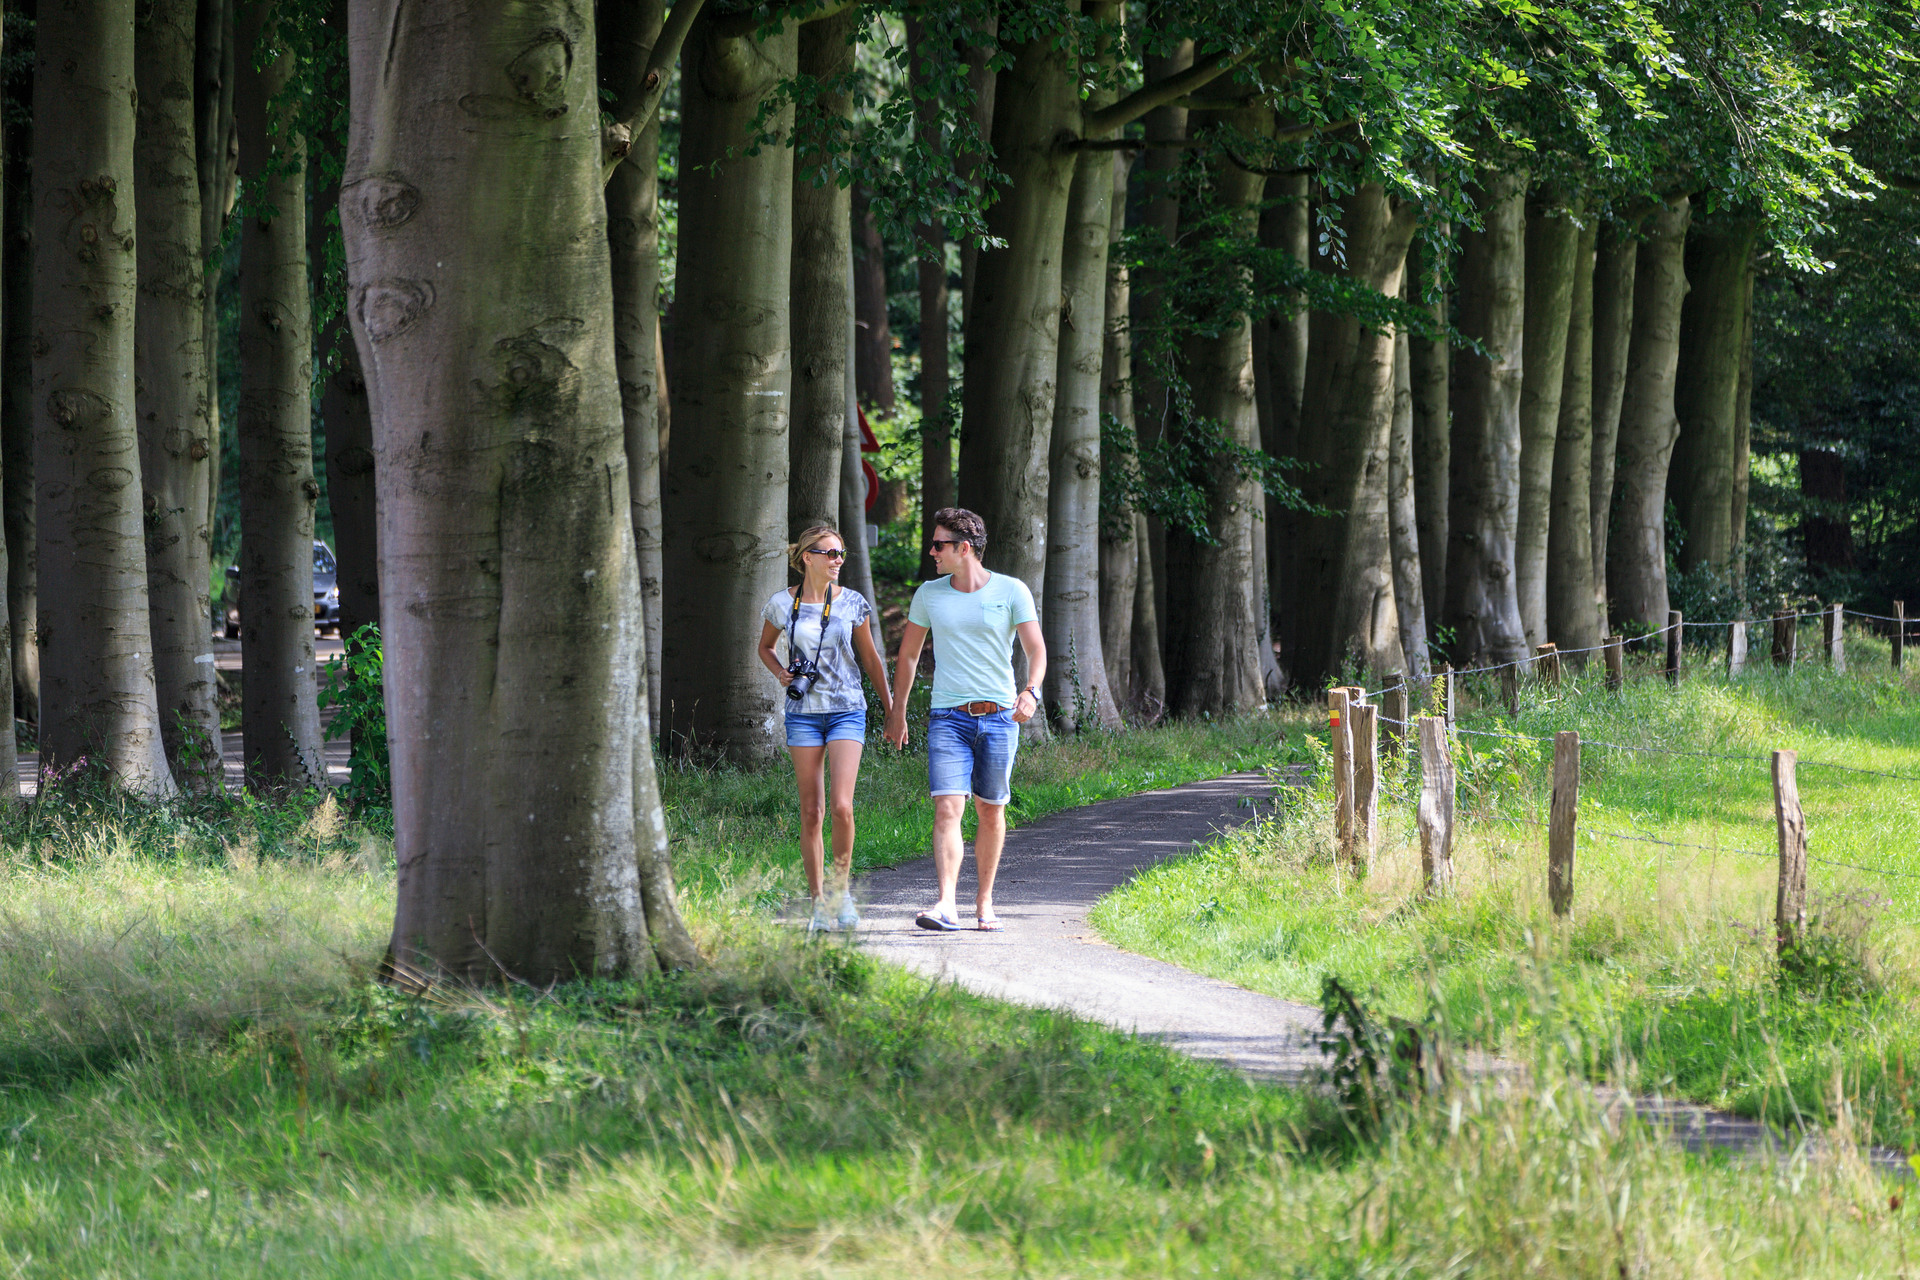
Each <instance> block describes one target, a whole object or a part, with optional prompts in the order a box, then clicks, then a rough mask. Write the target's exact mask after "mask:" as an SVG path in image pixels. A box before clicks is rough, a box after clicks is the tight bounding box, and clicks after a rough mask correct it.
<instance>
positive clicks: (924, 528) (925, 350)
mask: <svg viewBox="0 0 1920 1280" xmlns="http://www.w3.org/2000/svg"><path fill="white" fill-rule="evenodd" d="M907 46H908V79H909V83H910V84H912V86H913V92H914V131H915V133H916V134H917V135H918V137H919V139H920V140H921V141H922V142H923V143H924V144H926V145H929V146H933V147H938V146H939V141H940V130H941V116H942V110H941V106H942V104H941V102H940V100H939V98H938V97H936V96H934V95H933V94H932V93H931V92H925V90H926V85H925V83H924V81H925V79H926V75H927V72H926V70H925V68H926V67H927V66H928V65H929V64H930V63H931V62H933V61H934V60H936V59H939V58H940V57H941V56H942V51H941V50H939V49H937V48H929V47H928V42H927V37H926V25H925V24H924V23H922V22H920V21H919V20H917V19H915V18H908V19H907ZM920 241H921V243H920V245H919V251H920V257H919V261H918V263H917V267H918V273H919V286H920V387H919V391H920V577H921V578H922V579H926V578H931V577H933V576H934V571H933V558H932V557H931V556H929V555H928V554H927V550H926V549H927V545H928V544H929V543H930V542H931V541H932V540H933V513H934V512H936V511H939V510H940V509H941V508H943V507H950V506H952V505H954V488H953V420H952V415H951V414H950V413H949V412H948V406H947V399H948V396H949V395H950V394H951V392H952V389H953V381H952V355H951V333H952V321H951V317H950V315H949V299H948V292H949V291H948V288H947V239H946V230H945V228H943V227H940V226H936V225H933V224H928V225H926V226H923V227H921V228H920Z"/></svg>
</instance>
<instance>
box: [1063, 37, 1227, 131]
mask: <svg viewBox="0 0 1920 1280" xmlns="http://www.w3.org/2000/svg"><path fill="white" fill-rule="evenodd" d="M1258 48H1259V45H1258V44H1257V43H1256V44H1250V45H1248V46H1247V47H1246V48H1244V49H1242V50H1240V51H1239V52H1238V53H1216V54H1214V55H1212V56H1211V57H1209V58H1207V59H1206V60H1205V61H1203V62H1196V63H1194V64H1193V65H1192V66H1191V67H1188V68H1187V69H1186V70H1185V71H1180V72H1176V73H1175V74H1173V75H1170V76H1168V77H1167V78H1166V79H1164V80H1156V81H1154V82H1153V83H1152V84H1145V85H1141V86H1140V87H1139V88H1138V89H1135V90H1134V91H1133V92H1132V93H1130V94H1128V95H1127V96H1126V97H1124V98H1122V99H1120V101H1118V102H1116V103H1114V104H1113V105H1112V106H1107V107H1102V108H1100V109H1099V110H1098V111H1090V112H1088V113H1087V115H1086V117H1085V118H1084V119H1083V120H1082V121H1081V130H1082V132H1084V133H1086V134H1087V135H1088V136H1091V137H1097V136H1098V135H1100V134H1103V133H1113V132H1114V131H1115V130H1118V129H1121V128H1123V127H1125V126H1127V125H1130V124H1132V123H1133V122H1134V121H1135V120H1138V119H1139V118H1140V117H1141V116H1144V115H1145V114H1147V112H1149V111H1152V110H1153V109H1154V108H1155V107H1164V106H1167V105H1168V104H1170V103H1173V102H1177V101H1179V100H1180V99H1181V98H1184V97H1186V96H1187V95H1188V94H1189V93H1192V92H1193V91H1194V90H1195V89H1199V88H1203V87H1204V86H1206V85H1209V84H1212V83H1213V82H1214V81H1215V80H1218V79H1219V78H1220V77H1221V76H1223V75H1225V74H1226V73H1227V72H1229V71H1231V70H1233V69H1234V68H1235V67H1237V66H1239V65H1240V64H1241V63H1243V62H1245V61H1246V60H1247V59H1248V58H1251V57H1252V56H1253V54H1254V51H1255V50H1256V49H1258Z"/></svg>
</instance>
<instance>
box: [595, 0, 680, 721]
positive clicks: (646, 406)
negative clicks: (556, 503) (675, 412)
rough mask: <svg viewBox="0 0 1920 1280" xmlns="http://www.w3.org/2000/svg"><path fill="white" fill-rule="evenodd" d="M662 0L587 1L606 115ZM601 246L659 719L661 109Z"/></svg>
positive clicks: (632, 74) (620, 175)
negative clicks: (609, 280) (608, 272)
mask: <svg viewBox="0 0 1920 1280" xmlns="http://www.w3.org/2000/svg"><path fill="white" fill-rule="evenodd" d="M665 18H666V0H600V2H599V4H598V5H597V6H596V8H595V21H596V23H597V40H596V43H597V46H598V50H599V55H600V58H599V64H600V65H599V71H600V86H601V88H602V89H603V90H605V91H606V92H607V93H609V94H611V95H612V99H611V101H610V103H609V104H608V107H609V110H611V111H612V113H613V115H614V117H615V118H616V119H620V120H629V119H632V118H633V113H634V112H635V111H636V110H638V109H640V107H641V105H642V103H643V102H644V101H645V99H646V98H647V96H648V95H649V94H650V93H651V92H652V90H651V88H650V86H649V85H648V84H647V78H646V77H647V66H648V63H649V61H650V60H651V59H652V56H653V50H654V46H655V45H656V44H657V43H658V42H659V40H660V36H661V25H662V23H663V22H664V21H665ZM606 200H607V246H608V250H609V252H610V254H611V256H612V263H613V351H614V362H615V365H616V367H617V368H618V369H619V372H620V413H621V418H622V421H623V422H624V423H625V428H626V441H627V446H626V447H627V502H628V505H629V507H630V508H631V509H632V513H633V540H634V547H635V554H636V557H637V560H638V564H639V571H640V623H641V628H642V630H643V632H644V633H645V640H644V649H645V652H646V666H647V702H648V706H647V719H648V724H649V725H650V726H651V727H652V729H653V731H655V732H657V731H658V730H659V728H660V725H661V720H660V644H661V631H662V626H661V621H662V619H661V590H662V583H663V566H662V564H661V539H662V536H663V534H662V530H661V525H660V521H661V509H660V425H661V414H662V412H663V409H664V405H663V403H662V399H663V398H662V396H661V395H660V378H661V370H660V356H659V352H660V113H659V112H658V111H653V112H650V113H648V115H647V119H646V121H645V123H643V124H642V125H641V127H640V130H639V132H638V133H636V134H634V136H633V139H632V146H631V148H630V149H629V150H628V152H627V154H626V157H625V159H623V160H622V161H621V162H620V163H619V164H618V165H616V166H614V170H613V173H612V174H611V175H610V176H609V177H608V179H607V186H606Z"/></svg>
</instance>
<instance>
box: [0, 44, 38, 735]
mask: <svg viewBox="0 0 1920 1280" xmlns="http://www.w3.org/2000/svg"><path fill="white" fill-rule="evenodd" d="M31 81H32V76H31V73H30V72H29V73H28V74H27V75H22V76H20V77H18V78H17V79H16V81H15V83H14V84H12V85H11V86H9V88H8V92H7V96H6V105H7V107H8V108H9V110H8V113H7V116H8V118H7V122H6V125H5V130H6V134H5V138H6V144H5V145H6V157H5V164H6V175H5V182H6V191H5V195H4V198H0V219H3V221H0V237H4V241H5V243H4V248H3V249H0V314H4V323H3V324H0V505H4V508H5V514H4V523H0V529H4V530H5V534H6V542H7V578H6V591H7V618H8V620H9V622H10V624H11V631H12V643H11V646H10V649H11V652H10V653H9V655H8V657H9V660H10V662H11V663H12V671H13V678H12V688H11V690H10V691H9V693H8V695H7V696H8V699H9V703H8V705H10V706H11V707H12V708H13V714H14V715H16V716H18V717H19V718H20V719H22V720H26V721H29V722H37V721H38V720H39V719H40V646H39V644H38V642H37V640H36V639H35V635H36V632H37V631H38V626H39V624H38V621H37V619H38V616H39V606H38V603H37V596H36V590H37V587H36V582H37V578H38V572H37V568H36V566H37V565H38V563H39V545H38V543H39V538H38V535H37V534H36V533H35V530H34V481H33V218H34V213H33V85H32V82H31Z"/></svg>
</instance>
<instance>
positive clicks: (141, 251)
mask: <svg viewBox="0 0 1920 1280" xmlns="http://www.w3.org/2000/svg"><path fill="white" fill-rule="evenodd" d="M196 7H197V6H196V3H195V0H153V2H152V3H148V4H142V5H141V6H140V7H139V10H138V14H137V17H136V26H135V28H134V53H135V59H134V79H135V88H136V91H137V93H138V95H139V97H138V107H137V111H136V116H135V122H134V152H133V162H134V212H135V218H136V230H135V233H134V239H135V241H136V243H137V246H138V247H137V249H136V251H135V258H136V262H137V269H138V273H139V300H138V303H137V306H136V310H137V314H136V317H135V323H134V404H135V412H136V416H137V417H138V419H139V427H138V430H139V436H140V479H141V486H142V489H143V491H144V495H143V502H144V505H145V514H146V521H145V522H146V543H147V607H148V626H149V628H150V631H151V635H152V641H153V670H154V687H155V696H156V698H157V699H158V702H159V707H160V736H161V740H162V742H164V743H165V745H166V752H167V763H168V764H169V765H170V766H171V767H172V769H173V776H174V779H175V781H177V782H178V783H179V784H180V785H181V786H183V787H185V788H187V789H188V790H191V791H197V792H214V791H218V790H219V789H220V788H221V787H223V786H224V785H225V770H224V767H223V765H222V763H221V752H220V747H221V740H220V708H219V703H218V698H217V694H218V692H219V685H218V683H217V682H216V680H215V678H214V670H213V645H212V643H211V641H210V639H209V635H208V628H209V626H210V622H211V618H212V613H213V608H212V600H211V577H210V566H211V564H212V559H213V530H212V517H211V512H212V509H213V500H212V498H211V496H210V493H209V487H210V485H211V483H212V477H213V464H212V456H213V453H214V451H215V450H216V449H217V448H218V447H219V443H220V441H219V436H218V435H217V434H216V429H215V425H214V417H213V415H214V412H215V410H214V408H213V405H214V402H215V400H216V399H217V398H218V396H217V392H216V390H215V388H214V384H213V377H212V370H211V367H210V364H209V360H208V352H207V347H206V270H205V263H206V255H205V252H204V249H203V246H202V244H201V230H202V219H201V212H200V182H199V154H198V147H197V145H196V140H195V124H196V119H195V113H194V102H195V92H194V88H195V75H194V72H195V64H194V53H195V48H194V29H195V26H194V24H195V20H196Z"/></svg>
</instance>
